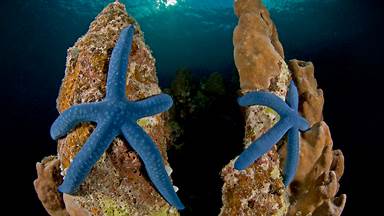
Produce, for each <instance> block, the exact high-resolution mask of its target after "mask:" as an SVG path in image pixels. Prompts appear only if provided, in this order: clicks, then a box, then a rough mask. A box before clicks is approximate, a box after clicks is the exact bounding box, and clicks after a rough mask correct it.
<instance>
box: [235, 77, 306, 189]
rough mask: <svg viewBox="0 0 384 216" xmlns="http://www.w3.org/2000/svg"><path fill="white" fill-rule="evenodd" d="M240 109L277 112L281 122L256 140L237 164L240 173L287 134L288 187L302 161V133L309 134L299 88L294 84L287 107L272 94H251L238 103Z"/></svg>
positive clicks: (289, 92) (285, 168)
mask: <svg viewBox="0 0 384 216" xmlns="http://www.w3.org/2000/svg"><path fill="white" fill-rule="evenodd" d="M238 102H239V104H240V106H244V107H245V106H252V105H261V106H267V107H270V108H272V109H274V110H275V111H276V112H277V113H278V114H279V116H280V120H279V121H278V122H277V123H276V124H275V125H274V126H273V127H272V128H271V129H270V130H269V131H268V132H266V133H265V134H263V135H262V136H261V137H259V138H258V139H257V140H255V141H254V142H253V143H252V144H251V145H250V146H249V147H248V148H247V149H246V150H244V152H243V153H241V154H240V156H239V157H238V159H237V160H236V162H235V168H236V169H237V170H243V169H246V168H247V167H248V166H250V165H251V164H252V163H253V162H255V161H256V160H257V159H258V158H260V157H261V156H262V155H263V154H265V153H266V152H268V151H269V150H270V149H271V148H272V146H273V145H275V144H276V143H277V142H278V141H279V140H280V139H281V138H282V137H283V136H284V134H285V133H287V132H288V142H287V156H286V160H285V166H284V185H285V186H288V185H289V184H290V183H291V181H292V179H293V177H294V176H295V173H296V168H297V164H298V160H299V152H300V144H299V130H300V131H305V130H308V128H309V125H308V122H307V120H306V119H304V118H303V117H301V116H300V114H299V113H298V106H299V96H298V93H297V88H296V86H295V84H294V82H293V81H291V84H290V87H289V90H288V95H287V101H286V103H285V102H284V101H283V100H282V99H280V98H279V97H278V96H276V95H274V94H272V93H269V92H261V91H259V92H251V93H248V94H246V95H244V96H243V97H240V98H239V100H238Z"/></svg>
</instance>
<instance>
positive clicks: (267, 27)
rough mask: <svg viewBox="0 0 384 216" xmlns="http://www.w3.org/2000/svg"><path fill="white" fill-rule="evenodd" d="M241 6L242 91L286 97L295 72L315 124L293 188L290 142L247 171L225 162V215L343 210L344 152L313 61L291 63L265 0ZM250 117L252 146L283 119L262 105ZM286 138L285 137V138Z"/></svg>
mask: <svg viewBox="0 0 384 216" xmlns="http://www.w3.org/2000/svg"><path fill="white" fill-rule="evenodd" d="M235 12H236V14H237V16H238V17H239V23H238V25H237V27H236V29H235V31H234V37H233V43H234V58H235V63H236V66H237V69H238V72H239V75H240V86H241V93H246V92H249V91H254V90H264V91H269V92H272V93H274V94H276V95H278V96H280V97H281V98H282V99H284V98H285V95H286V93H287V87H288V83H289V80H290V79H291V74H292V79H293V80H294V81H295V83H296V85H297V87H298V91H299V96H300V102H299V106H300V112H301V114H302V115H303V116H304V117H305V118H306V119H307V120H308V121H309V123H310V125H311V127H312V128H311V129H310V130H309V131H307V132H305V133H303V134H302V136H301V149H300V162H299V165H298V170H297V174H296V176H295V178H294V181H293V183H292V184H291V185H290V186H289V187H288V189H286V188H285V187H284V186H283V185H282V183H281V178H282V177H281V167H283V163H284V157H285V145H277V146H279V147H280V146H282V147H281V148H280V151H279V152H280V154H278V153H277V152H276V149H277V147H276V146H275V147H274V148H273V149H272V150H271V151H269V152H268V153H267V154H265V155H264V156H262V157H261V158H260V159H258V160H257V161H255V163H254V164H253V165H252V166H251V167H249V168H247V169H246V170H244V171H237V170H235V169H234V168H233V161H232V162H231V163H229V164H228V165H227V166H226V167H224V169H223V170H222V178H223V180H224V185H223V189H222V190H223V197H222V200H223V207H222V209H221V215H292V216H296V215H311V214H312V215H334V216H336V215H340V214H341V212H342V210H343V208H344V205H345V200H346V196H345V195H341V196H340V197H337V198H336V197H335V196H336V194H337V192H338V189H339V183H338V181H339V179H340V177H341V176H342V174H343V171H344V158H343V154H342V152H341V151H340V150H332V144H333V143H332V139H331V135H330V131H329V128H328V126H327V125H326V124H325V122H323V121H322V120H323V113H322V111H323V105H324V97H323V92H322V90H321V89H318V87H317V82H316V79H315V77H314V67H313V64H312V63H310V62H303V61H298V60H292V61H290V62H289V69H288V66H287V64H286V63H285V62H284V56H283V48H282V46H281V44H280V42H279V40H278V36H277V31H276V27H275V26H274V24H273V22H272V20H271V19H270V16H269V13H268V11H267V10H266V8H265V7H264V6H263V4H262V3H261V1H257V0H236V1H235ZM245 118H246V128H245V129H246V130H245V133H246V134H245V138H244V141H245V146H246V147H247V145H249V144H250V143H251V142H252V141H253V140H255V139H257V138H258V137H260V136H261V135H262V134H264V133H265V132H266V131H267V130H269V129H270V128H271V127H272V126H273V125H274V124H275V123H276V122H277V120H278V116H277V115H276V113H275V112H274V111H272V110H271V109H268V108H265V107H261V106H253V107H249V108H247V109H245ZM284 143H285V140H284V139H283V140H282V141H281V142H280V144H284ZM280 156H281V158H280ZM280 163H281V164H280Z"/></svg>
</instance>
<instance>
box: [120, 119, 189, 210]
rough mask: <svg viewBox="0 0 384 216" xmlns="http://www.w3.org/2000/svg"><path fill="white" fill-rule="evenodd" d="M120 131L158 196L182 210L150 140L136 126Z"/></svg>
mask: <svg viewBox="0 0 384 216" xmlns="http://www.w3.org/2000/svg"><path fill="white" fill-rule="evenodd" d="M121 131H122V133H123V135H124V137H125V138H126V140H127V141H128V143H129V144H130V145H131V146H132V148H133V149H134V150H135V151H136V152H137V153H138V154H139V156H140V158H141V160H142V161H143V162H144V165H145V169H146V170H147V173H148V176H149V178H150V179H151V181H152V183H153V184H154V185H155V187H156V189H157V190H158V191H159V192H160V194H161V195H162V196H163V197H164V198H165V199H166V200H167V201H168V202H169V203H170V204H171V205H173V206H175V207H176V208H177V209H184V205H183V204H182V202H181V201H180V199H179V197H178V196H177V194H176V192H175V190H174V189H173V185H172V183H171V181H170V179H169V177H168V174H167V172H166V171H165V168H164V162H163V159H162V157H161V154H160V151H159V149H158V148H157V147H156V144H155V143H154V142H153V141H152V139H151V138H150V137H149V136H148V135H147V133H146V132H145V131H144V130H143V129H142V128H141V127H140V126H138V125H136V124H131V123H126V124H124V125H123V127H122V128H121Z"/></svg>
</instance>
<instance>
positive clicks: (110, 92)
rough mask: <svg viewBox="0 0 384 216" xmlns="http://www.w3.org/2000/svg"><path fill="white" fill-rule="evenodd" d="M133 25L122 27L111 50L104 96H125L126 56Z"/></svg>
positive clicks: (116, 97) (128, 50) (130, 44)
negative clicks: (105, 94)
mask: <svg viewBox="0 0 384 216" xmlns="http://www.w3.org/2000/svg"><path fill="white" fill-rule="evenodd" d="M134 31H135V30H134V27H133V26H132V25H130V26H129V27H127V28H125V29H123V30H122V31H121V33H120V37H119V39H118V41H117V42H116V46H115V48H114V49H113V51H112V55H111V59H110V61H109V69H108V79H107V96H106V98H107V99H109V98H112V99H120V98H125V94H126V92H125V85H126V80H127V78H126V74H127V68H128V58H129V54H130V52H131V46H132V39H133V33H134Z"/></svg>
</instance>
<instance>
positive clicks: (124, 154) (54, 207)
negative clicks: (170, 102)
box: [35, 2, 178, 216]
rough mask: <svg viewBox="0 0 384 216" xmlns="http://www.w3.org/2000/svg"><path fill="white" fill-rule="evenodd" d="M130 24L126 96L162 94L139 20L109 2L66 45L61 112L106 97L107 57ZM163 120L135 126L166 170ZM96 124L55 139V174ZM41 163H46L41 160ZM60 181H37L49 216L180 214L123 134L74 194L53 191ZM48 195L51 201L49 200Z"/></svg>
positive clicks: (41, 178) (149, 119)
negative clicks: (151, 144) (132, 28)
mask: <svg viewBox="0 0 384 216" xmlns="http://www.w3.org/2000/svg"><path fill="white" fill-rule="evenodd" d="M129 24H133V25H134V26H135V29H136V30H135V33H134V37H133V45H132V51H131V54H130V57H129V67H128V73H127V84H126V94H127V97H128V99H129V100H139V99H144V98H147V97H150V96H153V95H157V94H159V93H161V90H160V88H159V86H158V80H157V76H156V69H155V59H154V58H153V56H152V54H151V51H150V49H149V48H148V47H147V45H146V44H145V42H144V39H143V34H142V32H141V30H140V28H139V26H138V24H137V23H136V21H135V20H134V19H133V18H132V17H130V16H129V15H128V14H127V13H126V10H125V6H124V5H123V4H120V3H118V2H115V3H112V4H109V5H108V6H107V7H106V8H105V9H104V10H103V11H102V12H101V13H100V14H99V15H98V16H97V17H96V19H95V21H93V22H92V23H91V25H90V27H89V30H88V32H87V33H86V34H85V35H84V36H83V37H81V38H80V39H79V40H78V41H77V42H76V43H75V45H74V46H73V47H72V48H70V49H68V56H67V63H66V71H65V77H64V79H63V82H62V85H61V88H60V93H59V97H58V99H57V109H58V111H59V112H60V113H62V112H63V111H64V110H66V109H68V108H70V107H71V106H73V105H76V104H81V103H90V102H97V101H101V100H102V99H103V98H104V97H105V94H106V92H105V90H106V89H105V88H106V78H107V70H108V63H109V58H110V55H111V52H112V49H113V47H114V46H115V43H116V41H117V39H118V37H119V33H120V31H121V30H122V29H123V28H125V27H127V26H128V25H129ZM164 119H165V114H159V115H155V116H152V117H147V118H144V119H141V120H139V121H138V124H139V125H140V126H142V127H143V128H144V130H145V131H146V132H147V133H148V135H149V136H150V137H151V138H152V139H153V140H154V142H155V143H156V144H157V146H158V147H159V149H160V151H161V154H162V157H163V159H164V161H165V163H166V167H167V169H168V171H169V174H170V172H171V168H170V166H169V164H168V162H167V153H166V150H167V145H168V143H169V140H170V138H169V135H170V132H169V131H170V130H169V128H168V126H167V125H166V123H165V120H164ZM94 128H95V125H94V124H92V123H83V124H81V125H79V126H78V127H76V128H75V129H74V130H72V131H71V133H69V134H68V135H67V136H66V137H64V138H62V139H59V141H58V158H57V159H52V160H53V161H54V163H55V164H56V165H57V164H60V165H59V166H54V167H53V168H52V169H55V171H54V172H55V173H61V175H63V176H65V173H66V170H67V168H68V167H69V165H70V163H71V161H72V159H73V158H74V156H75V155H76V154H77V152H78V151H79V150H80V149H81V147H82V145H83V144H84V143H85V141H86V140H87V139H88V137H89V135H90V134H91V133H92V131H93V130H94ZM42 164H47V163H46V162H45V161H44V160H43V162H42ZM38 166H39V165H38ZM59 168H60V169H59ZM38 169H39V167H38ZM61 181H62V180H61V179H57V176H54V175H51V174H49V172H48V173H47V174H41V175H39V177H38V179H37V180H36V183H35V186H36V185H37V186H36V187H35V188H36V191H37V193H38V195H39V198H40V200H41V201H42V202H43V204H44V207H45V208H46V209H47V211H48V212H49V213H50V214H51V215H65V213H62V212H64V206H65V209H66V211H67V213H69V214H70V215H71V216H73V215H178V212H177V210H176V209H174V208H173V207H171V206H169V204H168V203H167V202H166V201H165V200H164V199H163V198H162V197H161V196H160V195H159V193H158V192H157V191H156V190H155V188H154V187H153V185H152V184H151V183H150V181H149V179H148V177H147V174H146V172H145V169H144V167H143V164H142V162H141V161H140V160H139V157H138V155H137V154H136V152H134V151H133V150H132V149H131V148H130V147H129V145H128V143H127V142H126V140H125V139H122V138H121V137H117V138H116V139H115V140H114V141H113V143H112V144H111V146H110V148H109V149H108V150H107V152H106V153H105V154H103V156H102V157H101V158H100V160H99V161H98V162H97V163H96V165H95V166H94V167H93V169H92V171H91V172H90V174H89V176H88V177H87V178H86V180H85V182H84V183H83V184H82V185H81V186H80V190H79V192H78V193H77V194H76V195H74V196H72V195H67V194H65V195H64V198H62V195H61V194H59V193H57V192H56V191H57V185H58V184H60V183H61ZM55 183H56V184H55ZM39 185H43V186H40V187H39ZM43 190H47V191H50V192H51V193H50V194H48V193H45V192H44V191H43ZM46 196H50V197H54V198H55V199H54V200H52V201H50V200H51V199H50V198H49V197H46ZM59 210H60V211H59ZM61 213H62V214H61Z"/></svg>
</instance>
